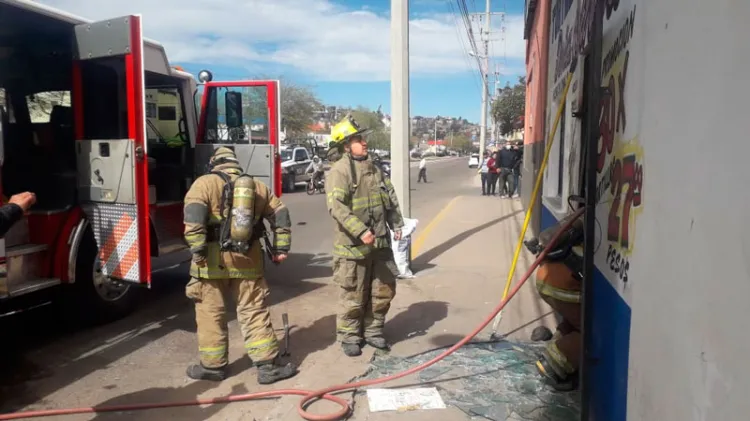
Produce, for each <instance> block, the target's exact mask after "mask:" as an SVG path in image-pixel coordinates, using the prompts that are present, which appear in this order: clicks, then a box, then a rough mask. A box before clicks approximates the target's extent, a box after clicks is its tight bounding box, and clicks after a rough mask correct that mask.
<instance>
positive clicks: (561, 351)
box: [526, 215, 583, 391]
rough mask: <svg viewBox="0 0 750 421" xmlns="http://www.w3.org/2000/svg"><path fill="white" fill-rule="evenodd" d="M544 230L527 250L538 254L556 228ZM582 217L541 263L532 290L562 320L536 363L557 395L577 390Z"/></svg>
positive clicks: (579, 342)
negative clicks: (556, 391)
mask: <svg viewBox="0 0 750 421" xmlns="http://www.w3.org/2000/svg"><path fill="white" fill-rule="evenodd" d="M574 216H575V215H570V216H568V217H566V218H565V219H564V220H563V221H560V222H559V223H558V224H557V225H556V226H554V227H551V228H548V229H547V230H545V231H544V232H542V233H541V234H540V235H539V239H533V240H531V241H529V242H527V243H526V245H527V247H529V249H530V250H532V251H534V252H535V254H538V253H539V252H540V251H541V250H542V249H543V248H544V245H545V244H546V243H548V242H549V239H550V238H551V237H552V235H554V233H556V232H557V230H559V226H560V225H561V224H564V223H565V221H566V220H568V218H571V217H574ZM582 240H583V216H579V217H577V220H576V221H575V223H574V224H573V226H572V227H571V228H569V229H568V230H567V231H566V232H564V233H563V234H561V235H560V237H559V238H558V240H557V243H556V244H555V246H554V247H553V248H552V250H551V251H550V253H549V254H547V257H546V258H545V260H544V261H543V262H542V263H541V264H540V265H539V268H538V269H537V272H536V288H537V291H538V292H539V295H540V296H541V298H542V299H543V300H544V301H545V302H546V303H547V304H549V306H550V307H552V309H553V310H555V312H557V313H558V314H559V315H560V316H562V322H561V323H560V324H559V325H558V326H557V331H556V332H555V335H554V336H553V337H552V340H551V341H550V342H548V343H547V346H546V347H545V349H544V351H543V352H542V354H541V357H540V358H539V360H538V361H537V363H536V366H537V369H538V370H539V373H540V374H541V375H542V376H544V377H545V378H546V379H547V380H548V381H549V383H550V384H551V386H552V387H553V388H555V389H557V390H560V391H568V390H572V389H575V388H576V387H577V380H578V369H579V368H580V352H581V345H582V344H581V281H582V279H583V278H582V275H581V273H582V271H583V258H582V256H583V249H582V247H581V241H582Z"/></svg>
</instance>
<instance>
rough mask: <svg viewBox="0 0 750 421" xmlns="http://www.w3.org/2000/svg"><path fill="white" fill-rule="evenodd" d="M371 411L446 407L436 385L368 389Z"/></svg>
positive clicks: (402, 410)
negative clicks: (412, 387)
mask: <svg viewBox="0 0 750 421" xmlns="http://www.w3.org/2000/svg"><path fill="white" fill-rule="evenodd" d="M367 402H368V403H369V404H370V412H382V411H399V412H405V411H416V410H420V409H445V408H446V407H445V403H444V402H443V398H441V397H440V393H438V391H437V389H436V388H434V387H419V388H415V389H367Z"/></svg>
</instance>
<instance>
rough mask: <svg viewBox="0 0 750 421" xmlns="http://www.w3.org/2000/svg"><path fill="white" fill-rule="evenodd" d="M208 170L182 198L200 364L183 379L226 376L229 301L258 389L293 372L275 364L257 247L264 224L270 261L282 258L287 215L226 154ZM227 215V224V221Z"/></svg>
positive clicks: (189, 288)
mask: <svg viewBox="0 0 750 421" xmlns="http://www.w3.org/2000/svg"><path fill="white" fill-rule="evenodd" d="M209 169H210V171H211V173H209V174H206V175H203V176H201V177H199V178H198V179H197V180H195V182H194V183H193V185H192V186H191V187H190V191H188V193H187V195H186V196H185V210H184V214H185V239H186V240H187V243H188V244H189V245H190V250H191V252H192V253H193V261H192V263H191V265H190V276H191V278H192V279H191V280H190V283H189V284H188V286H187V291H186V293H187V296H188V297H189V298H190V299H192V300H193V301H194V302H195V316H196V322H197V327H198V329H197V331H198V351H199V353H200V364H195V365H191V366H190V367H188V370H187V375H188V376H189V377H190V378H193V379H197V380H214V381H220V380H223V379H224V378H225V377H226V374H227V373H226V366H227V363H228V345H229V338H228V332H227V314H226V306H225V301H224V297H226V296H231V297H233V298H234V299H235V300H236V302H237V320H238V322H239V326H240V330H241V331H242V336H243V338H244V341H245V350H246V352H247V355H248V356H249V357H250V359H251V360H252V361H253V362H254V364H255V365H256V366H257V369H258V383H260V384H270V383H274V382H276V381H279V380H283V379H287V378H290V377H292V376H294V375H295V374H296V373H297V368H296V367H295V366H294V365H293V364H287V365H279V364H278V363H277V358H278V355H279V343H278V340H277V338H276V334H275V332H274V329H273V326H271V315H270V313H269V309H268V307H267V305H266V297H267V296H268V292H269V291H268V285H267V284H266V280H265V278H264V277H263V263H264V261H263V259H264V256H263V254H262V251H261V244H260V238H261V237H262V235H263V231H262V229H264V228H263V227H264V225H263V219H266V220H268V222H269V223H270V225H271V229H272V230H273V231H274V244H273V247H272V249H273V250H275V255H274V260H275V261H277V262H281V261H283V260H285V259H286V257H287V253H288V252H289V248H290V246H291V230H290V227H291V221H290V218H289V210H288V209H287V208H286V207H285V206H284V204H283V203H281V201H280V200H279V199H278V198H277V197H276V196H274V195H273V193H272V192H271V190H270V189H269V188H268V186H266V185H265V184H263V183H261V182H259V181H254V180H253V179H252V178H251V177H249V176H247V175H242V168H241V167H240V165H239V163H238V161H237V157H236V156H235V154H234V151H233V150H232V149H230V148H227V147H221V148H219V149H217V150H216V151H215V152H214V154H213V156H212V157H211V160H210V162H209ZM225 180H226V181H231V182H230V183H227V182H226V181H225ZM238 180H241V181H238ZM253 185H254V194H253V192H252V190H253V189H252V187H253ZM227 186H229V187H228V188H227ZM248 186H249V187H248ZM225 188H227V190H226V191H225ZM248 193H249V194H248ZM227 198H231V202H230V201H228V200H227ZM241 205H244V208H243V207H242V206H241ZM228 215H232V219H229V221H231V223H226V221H227V220H228V218H227V216H228ZM222 222H224V224H222ZM243 224H244V225H243ZM243 227H244V231H242V230H241V229H240V228H243ZM235 232H237V233H240V234H242V233H244V235H245V236H246V237H244V238H246V239H247V240H246V241H244V242H237V241H235ZM238 235H239V234H238ZM235 243H236V244H235ZM222 245H224V246H222ZM267 246H268V245H267ZM227 250H228V251H227Z"/></svg>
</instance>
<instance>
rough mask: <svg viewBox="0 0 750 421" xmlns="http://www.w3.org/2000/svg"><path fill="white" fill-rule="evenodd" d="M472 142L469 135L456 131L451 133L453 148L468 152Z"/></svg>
mask: <svg viewBox="0 0 750 421" xmlns="http://www.w3.org/2000/svg"><path fill="white" fill-rule="evenodd" d="M472 146H473V145H472V143H471V139H470V138H469V136H467V135H466V134H464V133H456V134H454V135H453V149H456V150H459V151H462V152H469V151H471V149H472Z"/></svg>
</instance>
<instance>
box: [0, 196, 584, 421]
mask: <svg viewBox="0 0 750 421" xmlns="http://www.w3.org/2000/svg"><path fill="white" fill-rule="evenodd" d="M583 210H584V209H583V208H581V209H579V210H578V211H576V212H575V215H576V216H575V217H574V218H570V220H569V221H568V223H566V224H565V225H564V226H562V227H560V229H559V230H558V231H557V232H556V233H555V235H554V236H553V237H552V239H551V240H550V242H549V244H547V246H546V247H545V248H544V250H543V251H542V252H541V253H540V254H539V256H538V257H537V258H536V260H534V263H532V264H531V266H530V267H529V269H528V270H527V271H526V273H525V274H524V275H523V277H522V278H521V279H520V280H519V281H518V284H517V285H516V286H515V287H514V288H513V289H512V290H511V291H510V293H509V294H508V296H507V297H506V298H505V300H503V301H502V302H500V304H498V305H497V307H495V309H494V310H493V311H492V313H490V315H489V316H487V318H486V319H485V320H484V321H483V322H482V323H481V324H479V326H477V327H476V328H475V329H474V330H473V331H472V332H471V333H469V334H468V335H466V336H465V337H464V338H463V339H461V340H460V341H458V343H456V344H455V345H453V346H452V347H450V348H449V349H447V350H445V351H444V352H443V353H441V354H440V355H438V356H436V357H435V358H433V359H431V360H430V361H427V362H424V363H422V364H420V365H418V366H416V367H412V368H410V369H408V370H406V371H402V372H400V373H396V374H393V375H390V376H386V377H381V378H378V379H371V380H363V381H360V382H354V383H347V384H342V385H339V386H331V387H329V388H326V389H322V390H318V391H309V390H301V389H279V390H269V391H267V392H255V393H247V394H243V395H230V396H224V397H220V398H211V399H195V400H191V401H183V402H161V403H140V404H131V405H117V406H102V407H88V408H67V409H47V410H40V411H26V412H16V413H14V414H2V415H0V420H20V419H27V418H39V417H51V416H58V415H74V414H92V413H99V412H121V411H137V410H143V409H157V408H174V407H179V406H197V405H211V404H217V403H230V402H242V401H249V400H254V399H263V398H269V397H279V396H285V395H299V396H302V399H301V400H300V402H299V405H298V406H297V412H299V415H300V416H301V417H302V418H303V419H305V420H308V421H336V420H340V419H342V418H344V417H346V416H347V415H348V413H349V411H350V410H351V408H349V403H348V402H347V401H346V400H344V399H342V398H339V397H337V396H333V395H331V393H333V392H342V391H345V390H349V389H357V388H360V387H363V386H372V385H375V384H382V383H386V382H389V381H391V380H396V379H400V378H402V377H405V376H408V375H410V374H414V373H416V372H419V371H422V370H424V369H425V368H427V367H429V366H431V365H433V364H435V363H437V362H438V361H440V360H442V359H444V358H445V357H447V356H448V355H450V354H452V353H454V352H455V351H456V350H457V349H459V348H461V347H462V346H464V345H466V344H467V343H468V342H469V341H470V340H471V339H472V338H474V337H475V336H476V335H478V334H479V332H481V331H482V330H483V329H484V328H485V327H487V325H488V324H490V322H492V320H493V319H494V318H495V316H496V315H497V313H499V312H500V311H501V310H502V309H503V308H504V307H505V306H506V304H508V302H509V301H510V300H511V299H512V298H513V297H514V296H515V295H516V293H518V291H519V290H520V289H521V287H522V286H523V284H524V283H526V280H528V279H529V278H530V277H531V274H532V273H534V270H536V268H537V266H539V264H540V263H541V262H542V260H543V259H544V257H545V256H546V255H547V253H548V252H549V250H550V249H551V248H552V246H554V245H555V243H556V242H557V239H558V238H559V237H560V235H561V234H562V233H563V232H564V231H565V230H567V229H568V228H570V227H571V226H572V225H573V223H574V222H575V221H576V220H577V219H578V217H580V216H581V215H582V214H583ZM318 399H324V400H327V401H329V402H333V403H335V404H337V405H339V406H340V407H341V409H340V410H338V411H337V412H334V413H331V414H326V415H315V414H311V413H309V412H307V411H306V410H305V407H306V406H307V405H308V404H309V403H311V402H313V401H315V400H318Z"/></svg>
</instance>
